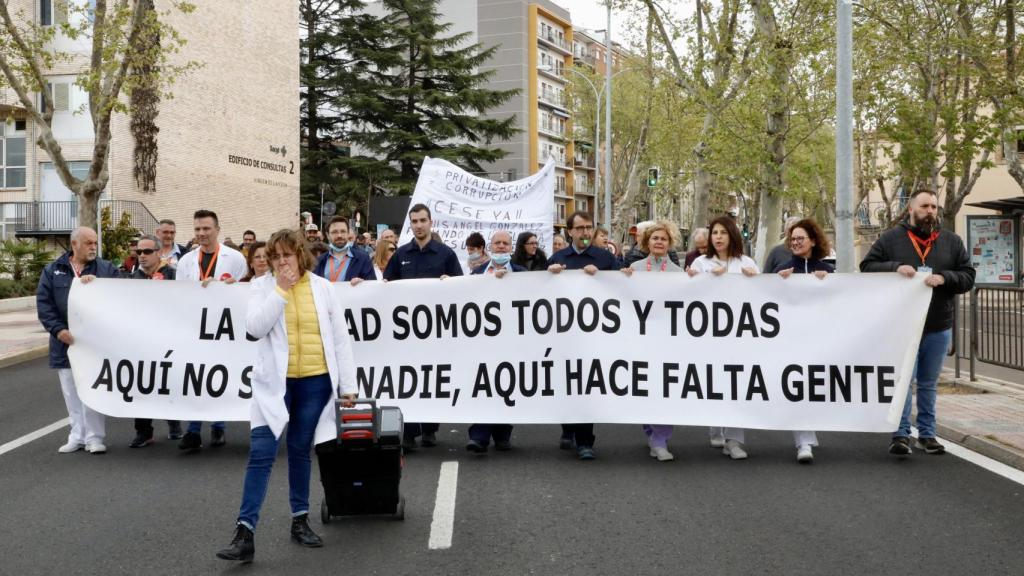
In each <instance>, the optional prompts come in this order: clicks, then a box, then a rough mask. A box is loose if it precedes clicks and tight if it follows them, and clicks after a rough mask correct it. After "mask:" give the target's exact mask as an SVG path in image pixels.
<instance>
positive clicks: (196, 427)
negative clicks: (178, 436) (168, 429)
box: [187, 422, 224, 434]
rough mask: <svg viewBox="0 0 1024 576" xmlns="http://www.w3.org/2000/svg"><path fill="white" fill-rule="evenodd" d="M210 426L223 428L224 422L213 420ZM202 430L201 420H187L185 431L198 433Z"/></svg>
mask: <svg viewBox="0 0 1024 576" xmlns="http://www.w3.org/2000/svg"><path fill="white" fill-rule="evenodd" d="M210 428H214V429H216V430H223V429H224V423H223V422H213V423H211V424H210ZM202 430H203V423H202V422H189V423H188V430H187V432H188V433H189V434H199V433H200V432H202Z"/></svg>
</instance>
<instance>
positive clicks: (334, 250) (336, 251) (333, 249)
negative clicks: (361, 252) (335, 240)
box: [329, 242, 348, 254]
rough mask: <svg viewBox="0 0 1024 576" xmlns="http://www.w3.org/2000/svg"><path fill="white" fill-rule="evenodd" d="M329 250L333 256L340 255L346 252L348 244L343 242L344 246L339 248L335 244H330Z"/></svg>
mask: <svg viewBox="0 0 1024 576" xmlns="http://www.w3.org/2000/svg"><path fill="white" fill-rule="evenodd" d="M329 248H330V249H331V252H332V253H334V254H341V253H342V252H344V251H345V250H348V242H345V243H344V244H342V245H340V246H339V245H337V244H331V245H330V246H329Z"/></svg>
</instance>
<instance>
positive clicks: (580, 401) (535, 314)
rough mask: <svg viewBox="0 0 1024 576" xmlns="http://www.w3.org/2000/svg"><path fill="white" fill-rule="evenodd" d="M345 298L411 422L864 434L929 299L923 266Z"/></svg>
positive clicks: (887, 421) (900, 381)
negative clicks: (906, 273)
mask: <svg viewBox="0 0 1024 576" xmlns="http://www.w3.org/2000/svg"><path fill="white" fill-rule="evenodd" d="M339 293H340V296H341V298H342V301H343V302H344V303H345V305H347V306H349V307H351V308H352V310H353V312H354V313H356V314H358V316H356V317H355V318H353V322H352V324H353V325H354V326H355V327H357V328H358V330H357V340H356V342H355V343H354V347H353V353H354V355H355V357H356V358H357V359H358V362H359V368H358V371H357V380H358V382H359V384H360V389H361V392H362V393H363V394H364V395H369V396H373V397H377V398H379V399H380V401H381V403H382V404H397V405H399V406H401V407H402V410H403V412H404V413H405V417H406V421H408V422H491V423H494V422H507V423H528V422H530V423H565V422H595V423H598V422H612V423H634V424H641V423H654V424H684V425H712V426H734V427H744V428H765V429H781V430H847V431H862V432H888V431H892V430H895V429H896V427H897V424H898V423H899V417H900V413H901V411H902V406H903V402H902V400H903V398H905V396H906V392H907V387H908V385H909V382H910V378H911V371H912V369H913V366H914V359H915V357H916V354H917V346H918V343H919V341H920V337H921V332H922V329H923V326H924V319H925V314H926V312H927V309H928V304H929V301H930V299H931V294H930V289H929V288H927V287H926V286H925V285H924V277H923V275H918V277H917V278H915V279H913V280H908V279H906V278H901V277H897V276H896V275H895V274H850V275H846V274H834V275H830V276H828V277H827V278H826V279H824V280H819V279H817V278H815V277H814V276H813V275H806V276H805V275H795V276H793V277H791V278H789V279H782V278H780V277H778V276H776V275H763V276H757V277H754V278H747V277H744V276H742V275H724V276H721V277H717V276H714V275H711V274H701V275H698V276H696V277H693V278H690V277H689V276H687V275H686V274H681V273H680V274H668V273H666V274H644V273H638V274H634V275H633V276H632V277H626V276H625V275H624V274H622V273H620V272H601V273H598V274H597V275H596V276H587V275H585V274H583V273H582V272H563V273H562V274H560V275H557V276H556V275H553V274H550V273H547V272H534V273H518V274H510V275H508V276H506V277H505V278H501V279H498V278H494V277H493V276H487V277H483V278H481V277H461V278H449V279H446V280H411V281H402V282H391V283H388V284H386V285H384V284H376V285H374V284H373V283H369V284H367V283H364V284H362V285H360V286H357V287H355V288H352V287H351V286H344V287H341V286H339ZM883 295H884V296H883ZM893 399H895V401H894V400H893Z"/></svg>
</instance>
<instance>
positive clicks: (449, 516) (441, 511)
mask: <svg viewBox="0 0 1024 576" xmlns="http://www.w3.org/2000/svg"><path fill="white" fill-rule="evenodd" d="M458 484H459V463H458V462H454V461H453V462H442V463H441V474H440V475H439V476H438V478H437V496H436V497H435V498H434V520H433V521H432V522H431V523H430V543H429V544H428V547H429V548H430V549H431V550H445V549H448V548H451V547H452V531H453V530H454V529H455V493H456V490H457V488H458Z"/></svg>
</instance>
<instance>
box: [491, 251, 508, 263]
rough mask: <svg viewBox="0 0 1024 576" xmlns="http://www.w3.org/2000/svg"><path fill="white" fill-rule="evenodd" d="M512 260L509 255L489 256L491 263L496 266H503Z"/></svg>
mask: <svg viewBox="0 0 1024 576" xmlns="http://www.w3.org/2000/svg"><path fill="white" fill-rule="evenodd" d="M511 260H512V255H511V254H491V262H494V263H495V264H497V265H498V266H504V265H506V264H508V263H509V262H510V261H511Z"/></svg>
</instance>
